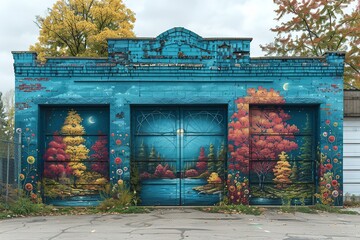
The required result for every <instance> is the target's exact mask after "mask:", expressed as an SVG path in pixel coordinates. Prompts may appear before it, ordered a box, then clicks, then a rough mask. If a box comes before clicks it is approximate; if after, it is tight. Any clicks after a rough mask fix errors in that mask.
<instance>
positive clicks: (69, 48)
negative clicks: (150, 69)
mask: <svg viewBox="0 0 360 240" xmlns="http://www.w3.org/2000/svg"><path fill="white" fill-rule="evenodd" d="M134 22H135V14H134V13H133V12H132V11H131V10H130V9H128V8H127V7H126V6H125V4H124V3H123V1H122V0H58V1H57V2H56V3H55V4H54V5H53V7H52V8H51V9H50V8H49V9H48V13H47V15H46V16H45V17H41V16H37V17H36V21H35V23H36V24H37V26H38V27H39V28H40V36H39V38H38V42H37V43H35V44H34V45H32V46H30V50H32V51H36V52H37V53H38V54H39V55H38V57H39V59H41V60H42V61H43V60H44V59H45V58H44V57H45V56H106V55H107V42H106V39H107V38H126V37H134V33H133V28H134Z"/></svg>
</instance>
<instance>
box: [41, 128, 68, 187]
mask: <svg viewBox="0 0 360 240" xmlns="http://www.w3.org/2000/svg"><path fill="white" fill-rule="evenodd" d="M65 149H66V144H65V143H64V142H63V138H62V137H61V136H58V134H57V133H55V134H54V137H53V140H52V141H51V142H49V144H48V148H47V149H46V151H45V154H44V156H43V159H44V160H45V165H44V176H45V177H48V178H52V179H56V180H57V181H59V178H60V177H64V176H68V175H70V174H71V171H72V170H71V168H70V167H69V166H68V163H67V161H68V160H69V159H70V156H69V155H68V154H67V153H66V152H65Z"/></svg>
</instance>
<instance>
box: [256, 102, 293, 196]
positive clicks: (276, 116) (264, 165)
mask: <svg viewBox="0 0 360 240" xmlns="http://www.w3.org/2000/svg"><path fill="white" fill-rule="evenodd" d="M250 115H251V124H250V125H251V126H250V129H251V133H252V136H251V152H250V156H251V159H252V164H251V171H253V172H255V173H256V174H257V176H258V178H259V187H260V189H263V188H264V185H263V183H264V181H265V178H266V176H267V175H268V174H269V173H271V172H272V170H273V168H274V166H275V165H276V160H275V159H276V158H277V156H278V155H279V154H280V153H281V152H290V151H292V150H294V149H297V148H298V145H297V143H296V142H294V141H293V139H294V134H295V133H297V132H298V131H299V129H298V128H297V127H296V126H295V125H290V124H288V123H286V121H287V120H289V119H290V118H291V116H290V115H289V114H287V113H285V112H284V110H282V109H281V108H271V109H254V110H252V111H251V113H250Z"/></svg>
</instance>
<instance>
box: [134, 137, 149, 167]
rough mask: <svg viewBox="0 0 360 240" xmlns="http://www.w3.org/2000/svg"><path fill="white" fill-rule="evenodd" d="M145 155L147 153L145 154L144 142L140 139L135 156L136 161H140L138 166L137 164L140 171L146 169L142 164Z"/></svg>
mask: <svg viewBox="0 0 360 240" xmlns="http://www.w3.org/2000/svg"><path fill="white" fill-rule="evenodd" d="M146 156H147V154H146V148H145V144H144V141H142V142H141V144H140V147H139V151H138V154H137V158H136V161H137V162H139V163H140V166H139V171H140V172H143V171H146V170H147V166H144V164H145V160H146ZM146 164H147V163H146Z"/></svg>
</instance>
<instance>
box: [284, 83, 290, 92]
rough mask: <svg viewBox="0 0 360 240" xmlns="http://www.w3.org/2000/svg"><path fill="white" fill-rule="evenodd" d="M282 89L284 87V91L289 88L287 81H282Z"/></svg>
mask: <svg viewBox="0 0 360 240" xmlns="http://www.w3.org/2000/svg"><path fill="white" fill-rule="evenodd" d="M283 89H284V90H285V91H287V90H289V83H284V85H283Z"/></svg>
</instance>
